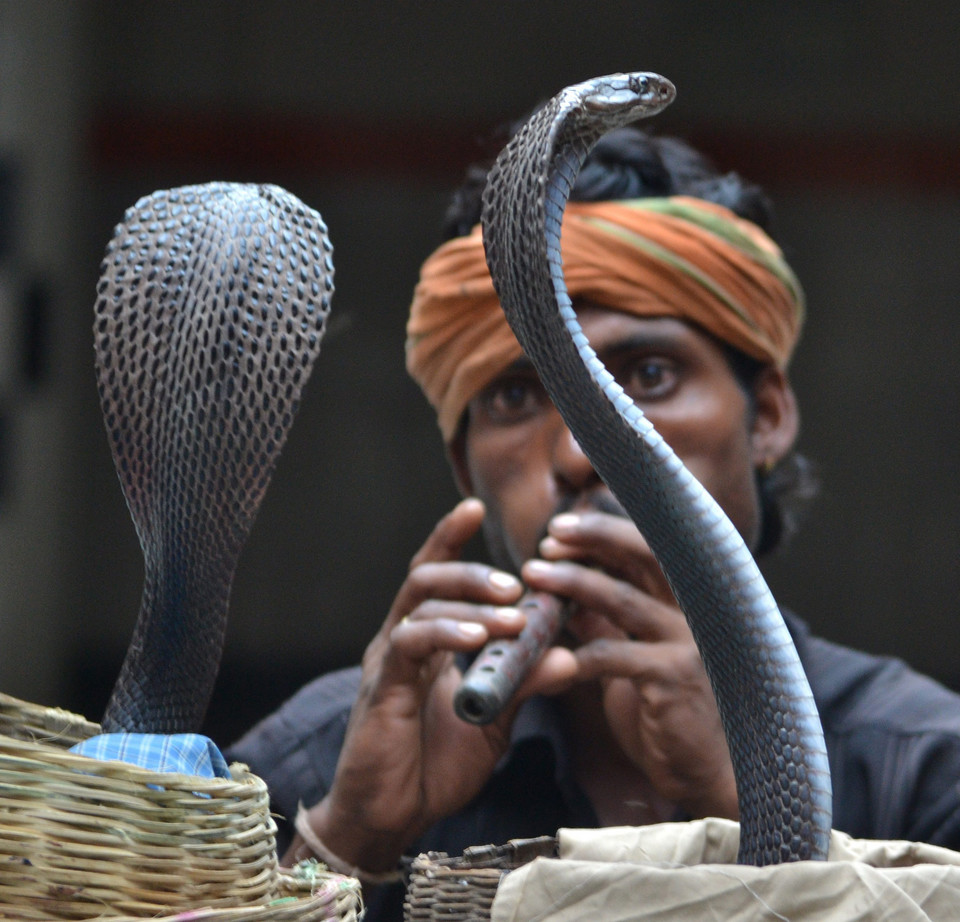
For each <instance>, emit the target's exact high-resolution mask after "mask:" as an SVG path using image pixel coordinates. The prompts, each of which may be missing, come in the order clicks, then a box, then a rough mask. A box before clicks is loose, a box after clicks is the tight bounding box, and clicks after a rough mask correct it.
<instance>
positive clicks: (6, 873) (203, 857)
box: [0, 695, 360, 922]
mask: <svg viewBox="0 0 960 922" xmlns="http://www.w3.org/2000/svg"><path fill="white" fill-rule="evenodd" d="M98 731H99V727H98V726H97V725H96V724H93V723H90V722H89V721H87V720H84V718H82V717H79V716H77V715H75V714H70V713H69V712H66V711H62V710H58V709H54V708H42V707H39V706H37V705H34V704H30V703H28V702H24V701H19V700H17V699H15V698H10V697H8V696H6V695H0V918H17V919H38V920H54V919H90V918H98V919H99V918H109V919H111V920H126V919H142V918H144V917H149V918H153V919H175V918H181V917H183V918H186V917H187V916H189V918H190V919H203V920H210V922H214V920H215V922H233V920H238V922H239V920H257V922H259V920H263V922H272V920H278V922H280V920H287V919H291V920H292V919H296V920H305V922H306V920H314V919H331V918H332V919H338V918H340V919H356V916H357V912H358V909H359V906H360V885H359V883H358V882H357V881H356V880H354V879H353V878H348V877H342V876H340V875H335V874H329V873H326V872H325V871H324V870H323V869H322V866H321V867H318V866H316V865H312V866H309V867H308V866H302V867H299V868H297V869H295V870H294V872H292V873H287V872H284V871H282V870H281V869H280V868H279V867H278V864H277V856H276V842H275V837H274V836H275V832H276V826H275V824H274V822H273V819H272V818H271V816H270V812H269V797H268V794H267V788H266V785H265V784H264V782H263V781H262V780H261V779H260V778H258V777H257V776H256V775H254V774H252V773H251V772H249V771H248V770H247V769H246V766H243V765H232V766H231V768H230V771H231V776H232V777H231V778H230V779H229V780H228V779H223V778H214V779H208V778H199V777H195V776H192V775H177V774H158V773H156V772H152V771H148V770H146V769H142V768H138V767H136V766H134V765H128V764H126V763H123V762H101V761H97V760H94V759H90V758H87V757H86V756H80V755H75V754H73V753H70V752H68V751H67V749H68V747H70V746H71V745H73V744H74V743H76V742H79V741H80V740H82V739H85V738H86V737H88V736H91V735H93V734H94V733H96V732H98ZM178 913H179V914H183V915H182V916H181V915H178Z"/></svg>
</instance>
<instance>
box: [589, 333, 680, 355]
mask: <svg viewBox="0 0 960 922" xmlns="http://www.w3.org/2000/svg"><path fill="white" fill-rule="evenodd" d="M681 348H682V343H681V342H680V340H679V339H678V338H677V337H676V336H672V335H670V334H669V333H650V332H642V333H632V334H630V335H629V336H625V337H624V338H623V339H618V340H617V341H616V342H613V343H608V344H607V345H606V346H604V348H603V349H602V350H600V352H599V353H598V355H600V356H601V358H602V357H603V356H604V355H618V354H620V353H621V352H658V351H663V352H674V351H676V350H678V349H681Z"/></svg>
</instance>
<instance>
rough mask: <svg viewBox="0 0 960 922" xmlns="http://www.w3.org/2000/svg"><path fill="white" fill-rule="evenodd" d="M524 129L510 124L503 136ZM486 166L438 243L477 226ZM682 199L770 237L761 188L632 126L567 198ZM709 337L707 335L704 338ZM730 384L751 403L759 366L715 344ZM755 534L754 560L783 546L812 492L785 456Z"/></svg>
mask: <svg viewBox="0 0 960 922" xmlns="http://www.w3.org/2000/svg"><path fill="white" fill-rule="evenodd" d="M522 124H523V121H520V122H516V123H515V124H514V125H513V126H511V127H510V129H508V131H507V132H506V133H505V134H506V135H508V136H509V135H512V134H513V133H514V131H516V130H518V129H519V127H520V126H521V125H522ZM491 165H492V164H490V163H487V164H475V165H473V166H471V167H469V168H468V170H467V175H466V179H465V180H464V182H463V184H462V185H461V186H460V187H459V188H458V189H457V190H456V192H455V193H454V195H453V198H452V200H451V202H450V205H449V207H448V208H447V211H446V214H445V216H444V220H443V224H442V228H441V231H442V235H443V239H444V240H450V239H452V238H454V237H461V236H465V235H467V234H469V233H470V231H471V229H472V228H473V227H475V226H476V225H477V224H478V223H479V222H480V211H481V196H482V194H483V188H484V185H485V183H486V178H487V172H488V170H489V168H490V166H491ZM674 195H689V196H693V197H695V198H700V199H704V200H706V201H708V202H714V203H715V204H718V205H723V206H725V207H726V208H729V209H730V210H731V211H732V212H734V213H735V214H737V215H739V216H740V217H742V218H746V219H747V220H749V221H752V222H753V223H754V224H756V225H758V226H759V227H761V228H762V229H763V230H764V231H766V232H767V233H768V234H770V225H771V223H772V216H773V210H772V206H771V204H770V200H769V199H768V198H767V196H766V194H765V193H764V192H763V190H762V189H761V188H760V187H759V186H757V185H755V184H753V183H751V182H748V181H746V180H744V179H742V178H741V177H740V176H738V175H737V174H736V173H720V172H719V171H718V170H717V169H716V168H715V167H714V166H713V164H712V163H711V162H710V161H709V160H708V159H707V158H706V157H705V156H703V155H702V154H701V153H700V152H699V151H697V150H695V149H694V148H693V147H691V146H690V145H689V144H687V143H686V142H685V141H682V140H680V139H679V138H672V137H658V136H654V135H651V134H648V133H647V132H645V131H643V130H642V129H639V128H635V127H627V128H621V129H618V130H617V131H612V132H610V133H609V134H607V135H605V136H604V137H603V138H601V139H600V141H599V142H598V143H597V145H596V146H595V147H594V148H593V150H592V151H591V152H590V154H589V156H588V157H587V159H586V161H585V162H584V164H583V167H582V168H581V170H580V173H579V175H578V177H577V181H576V183H575V184H574V187H573V190H572V192H571V194H570V198H571V200H574V201H584V202H595V201H610V200H618V199H631V198H650V197H665V196H674ZM708 335H709V334H708ZM720 345H721V347H722V349H723V351H724V354H725V355H726V358H727V362H728V364H729V366H730V369H731V371H732V372H733V374H734V376H735V378H736V380H737V381H738V383H739V384H740V386H741V387H742V388H743V390H744V392H745V393H746V394H747V397H748V398H749V399H750V400H751V401H752V398H753V394H754V386H755V383H756V380H757V376H758V375H759V374H760V372H761V371H762V369H763V368H764V365H763V363H762V362H759V361H757V360H756V359H753V358H751V357H750V356H748V355H746V354H744V353H743V352H741V351H739V350H737V349H734V348H733V347H732V346H729V345H728V344H726V343H720ZM756 476H757V486H758V492H759V495H760V511H761V528H760V537H759V541H758V543H757V547H756V549H755V551H754V553H755V554H757V555H758V556H759V555H761V554H764V553H766V552H768V551H772V550H773V549H774V548H776V547H778V546H781V545H782V544H784V543H785V542H786V541H787V539H789V538H790V537H791V536H792V535H793V534H794V533H795V532H796V530H797V527H798V525H799V522H800V519H801V517H802V514H803V512H804V511H805V510H806V507H807V506H808V505H809V502H810V501H811V500H812V499H813V497H814V496H815V495H816V493H817V480H816V476H815V474H814V470H813V466H812V465H811V463H810V462H809V461H808V460H807V459H806V458H805V457H803V456H802V455H800V454H798V453H797V452H795V451H792V452H790V453H789V454H788V455H787V456H786V457H785V458H784V459H783V460H782V461H781V462H780V463H779V464H778V465H777V466H776V467H775V468H774V469H773V470H772V471H765V470H762V471H758V472H757V475H756Z"/></svg>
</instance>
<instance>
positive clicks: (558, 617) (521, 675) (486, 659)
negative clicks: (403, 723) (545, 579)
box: [453, 592, 571, 725]
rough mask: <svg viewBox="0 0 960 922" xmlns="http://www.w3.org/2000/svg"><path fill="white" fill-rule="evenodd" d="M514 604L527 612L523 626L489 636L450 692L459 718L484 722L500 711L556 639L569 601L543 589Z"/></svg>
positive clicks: (569, 606) (567, 609)
mask: <svg viewBox="0 0 960 922" xmlns="http://www.w3.org/2000/svg"><path fill="white" fill-rule="evenodd" d="M517 607H518V608H519V609H520V610H521V611H522V612H523V613H524V614H525V615H526V616H527V623H526V625H525V626H524V628H523V630H522V631H521V632H520V633H519V634H518V635H517V636H516V637H513V638H510V639H496V640H491V641H490V642H489V643H488V644H487V645H486V646H485V647H484V648H483V650H481V651H480V654H479V655H478V656H477V658H476V659H475V660H474V661H473V663H472V664H471V666H470V668H469V669H467V671H466V672H465V673H464V675H463V680H462V681H461V683H460V687H459V688H458V689H457V691H456V694H455V695H454V696H453V709H454V711H456V714H457V716H458V717H459V718H460V719H461V720H465V721H467V722H468V723H472V724H478V725H482V724H488V723H490V722H491V721H492V720H494V719H495V718H496V717H497V716H498V715H499V714H500V713H501V711H503V709H504V707H506V705H507V702H508V701H509V700H510V699H511V698H512V697H513V696H514V694H515V693H516V691H517V689H518V688H519V687H520V683H521V682H523V680H524V679H525V678H526V677H527V675H528V674H529V672H530V670H531V669H532V668H533V667H534V666H535V665H536V664H537V663H538V662H539V661H540V657H541V656H543V654H544V653H545V652H546V651H547V648H548V647H549V646H550V645H551V644H552V643H553V642H554V641H555V640H556V639H557V636H558V635H559V633H560V629H561V628H562V627H563V625H564V623H565V622H566V620H567V616H568V615H569V613H570V608H571V605H570V603H569V602H567V601H565V600H563V599H558V598H557V597H556V596H555V595H550V594H548V593H546V592H528V593H527V594H526V595H524V596H523V598H521V599H520V601H519V602H518V603H517Z"/></svg>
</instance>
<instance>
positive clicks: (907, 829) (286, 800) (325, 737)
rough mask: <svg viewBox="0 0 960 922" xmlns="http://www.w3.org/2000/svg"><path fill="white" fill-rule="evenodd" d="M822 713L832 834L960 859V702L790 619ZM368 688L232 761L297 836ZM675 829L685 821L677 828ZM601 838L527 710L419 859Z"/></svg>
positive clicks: (332, 693) (309, 693)
mask: <svg viewBox="0 0 960 922" xmlns="http://www.w3.org/2000/svg"><path fill="white" fill-rule="evenodd" d="M785 617H786V620H787V624H788V626H789V628H790V631H791V633H792V634H793V637H794V641H795V643H796V646H797V652H798V653H799V655H800V659H801V661H802V662H803V665H804V668H805V669H806V672H807V676H808V678H809V680H810V686H811V688H812V689H813V694H814V697H815V699H816V702H817V706H818V708H819V710H820V718H821V721H822V723H823V730H824V735H825V737H826V742H827V751H828V753H829V757H830V767H831V771H832V776H833V797H834V808H833V809H834V813H833V825H834V828H836V829H840V830H843V831H844V832H848V833H850V834H851V835H853V836H857V837H860V838H875V839H911V840H914V841H921V842H930V843H933V844H936V845H945V846H947V847H950V848H955V849H960V696H958V695H955V694H954V693H952V692H950V691H948V690H947V689H945V688H943V687H942V686H941V685H938V684H937V683H936V682H934V681H932V680H931V679H928V678H926V677H925V676H922V675H919V674H918V673H916V672H914V671H912V670H911V669H909V668H908V667H907V666H906V665H904V664H903V663H902V662H901V661H899V660H896V659H891V658H887V657H877V656H871V655H868V654H865V653H860V652H857V651H855V650H851V649H848V648H846V647H841V646H838V645H836V644H833V643H829V642H828V641H825V640H822V639H820V638H818V637H814V636H813V635H811V634H810V632H809V630H808V629H807V626H806V625H805V624H804V623H803V622H802V621H800V620H799V619H797V618H796V617H795V616H793V615H791V614H789V613H786V615H785ZM359 681H360V671H359V669H358V668H353V669H345V670H341V671H339V672H334V673H331V674H329V675H326V676H323V677H321V678H319V679H317V680H315V681H314V682H311V683H310V684H309V685H306V686H305V687H304V688H303V689H301V690H300V691H299V692H298V693H297V694H296V695H294V696H293V697H292V698H291V699H290V700H289V701H287V702H286V704H284V705H283V706H282V707H281V708H280V709H279V710H277V711H276V712H275V713H273V714H272V715H270V716H269V717H267V718H266V719H265V720H263V721H262V722H261V723H259V724H258V725H257V726H256V727H254V728H253V729H252V730H251V731H250V732H249V733H247V734H246V735H245V736H244V737H243V738H242V739H241V740H240V741H239V742H237V743H235V744H234V745H233V746H232V747H230V749H229V750H228V751H227V757H228V760H230V761H240V762H245V763H247V764H248V765H249V766H250V767H251V769H252V770H253V771H254V772H256V773H257V774H258V775H260V776H261V777H262V778H264V779H265V780H266V782H267V784H268V785H269V788H270V793H271V798H272V804H273V809H274V810H275V811H276V812H277V813H279V814H280V816H281V817H285V818H286V820H287V822H285V823H284V822H282V821H281V829H280V834H279V847H280V851H281V853H282V852H283V851H284V850H285V848H286V845H287V844H288V843H289V841H290V838H291V836H292V823H291V821H292V819H293V817H294V816H295V815H296V810H297V804H298V802H303V803H304V804H305V805H307V806H310V805H312V804H314V803H316V802H317V801H319V800H320V799H321V798H322V797H323V796H324V795H325V794H326V792H327V791H328V790H329V788H330V785H331V783H332V781H333V775H334V771H335V769H336V764H337V758H338V755H339V752H340V747H341V745H342V744H343V737H344V733H345V730H346V725H347V718H348V717H349V713H350V707H351V705H352V703H353V700H354V698H355V697H356V693H357V688H358V686H359ZM678 818H679V817H678ZM596 825H598V821H597V817H596V814H595V812H594V810H593V808H592V806H591V804H590V802H589V801H588V800H587V798H586V796H585V795H584V793H583V792H582V791H581V790H580V788H579V787H578V786H577V784H576V782H575V781H574V779H573V774H572V769H571V766H570V764H569V758H568V750H567V745H566V742H565V740H564V738H563V735H562V734H561V732H560V727H559V723H558V720H557V715H556V713H555V711H554V708H553V704H552V702H551V701H550V700H549V699H539V698H537V699H531V700H530V701H528V702H525V704H524V705H523V706H522V707H521V709H520V711H519V713H518V716H517V720H516V722H515V724H514V728H513V733H512V740H511V747H510V750H509V751H508V753H507V754H506V756H505V757H504V759H503V760H502V761H501V763H500V764H499V765H498V766H497V769H496V771H495V772H494V775H493V777H492V778H491V779H490V781H489V782H488V783H487V785H486V786H485V787H484V789H483V790H482V791H481V793H480V794H479V796H478V797H477V798H476V799H475V800H474V801H473V802H472V803H471V804H469V805H468V806H467V807H466V808H465V809H464V810H462V811H461V812H460V813H457V814H455V815H454V816H451V817H448V818H447V819H445V820H442V821H441V822H440V823H438V824H437V825H436V826H434V827H433V828H432V829H430V830H429V831H428V832H427V833H426V835H425V836H424V837H423V838H422V839H421V840H420V841H418V842H416V843H415V844H414V845H413V846H412V848H411V850H410V852H411V854H414V855H416V854H419V853H420V852H422V851H430V850H436V851H444V852H447V853H449V854H460V853H461V852H462V851H463V849H464V848H467V847H468V846H471V845H483V844H488V843H491V844H497V845H499V844H502V843H504V842H506V841H508V840H509V839H513V838H526V837H531V836H537V835H552V834H554V833H555V832H556V831H557V829H559V828H560V827H561V826H567V827H589V826H596ZM402 896H403V893H402V888H401V887H381V888H379V891H378V892H377V893H373V894H368V896H367V902H368V911H367V915H366V922H375V920H378V919H400V918H402V908H401V907H402Z"/></svg>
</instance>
